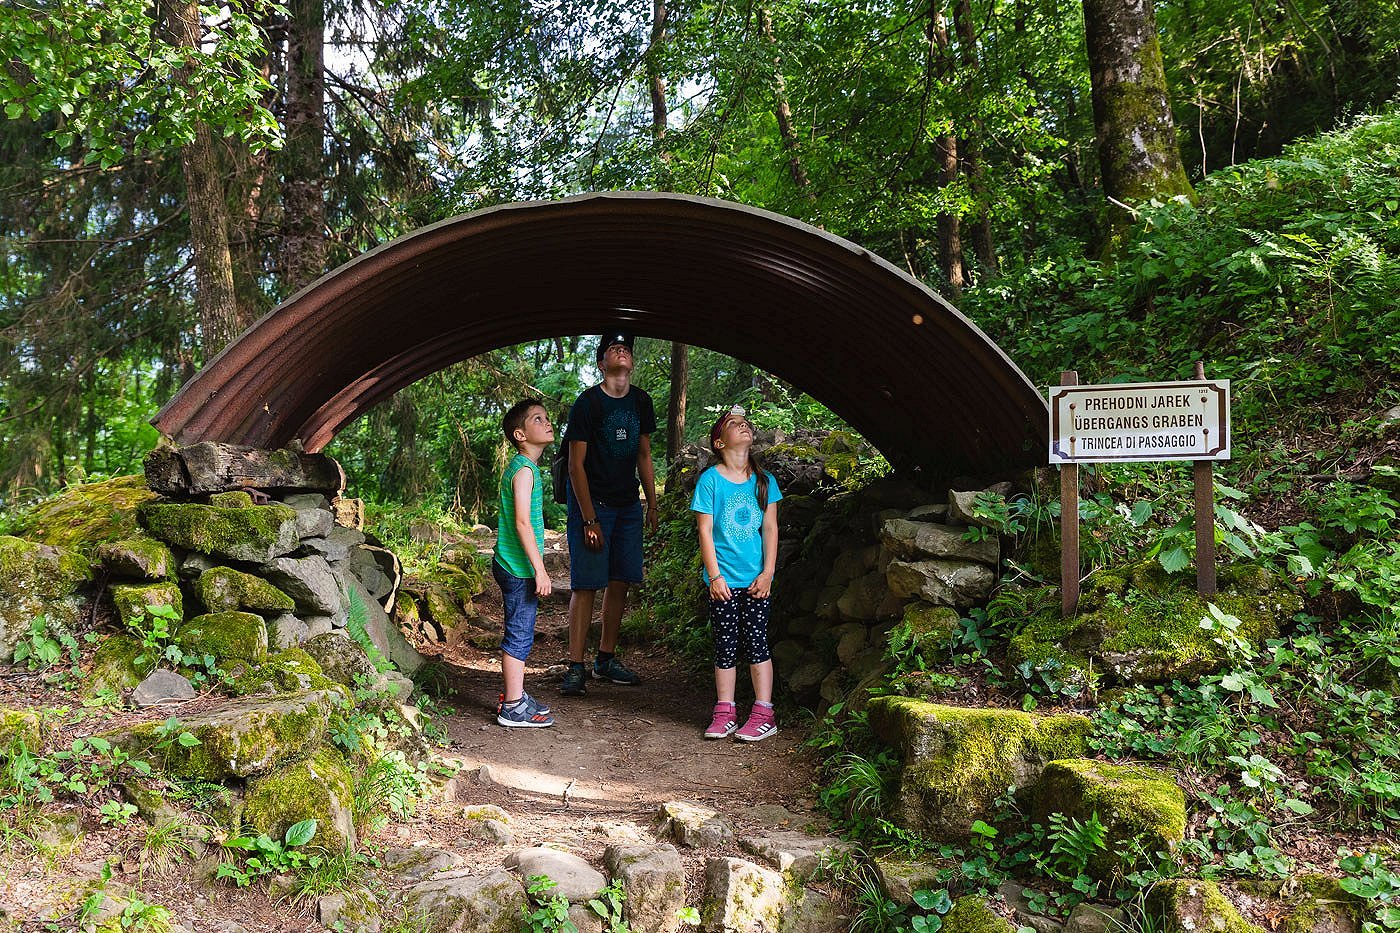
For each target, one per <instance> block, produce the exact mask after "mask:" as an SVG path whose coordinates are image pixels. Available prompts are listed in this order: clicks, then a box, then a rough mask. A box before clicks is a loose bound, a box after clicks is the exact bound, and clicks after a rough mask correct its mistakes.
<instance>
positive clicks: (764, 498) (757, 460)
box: [749, 448, 768, 512]
mask: <svg viewBox="0 0 1400 933" xmlns="http://www.w3.org/2000/svg"><path fill="white" fill-rule="evenodd" d="M749 472H751V473H753V475H754V489H753V494H754V497H755V498H756V499H758V510H759V511H760V512H766V511H768V472H767V471H766V470H764V469H763V458H762V457H760V456H759V455H758V454H756V453H754V452H753V448H749Z"/></svg>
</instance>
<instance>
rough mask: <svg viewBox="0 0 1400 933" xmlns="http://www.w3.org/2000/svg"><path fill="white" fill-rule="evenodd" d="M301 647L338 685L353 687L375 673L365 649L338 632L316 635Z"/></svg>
mask: <svg viewBox="0 0 1400 933" xmlns="http://www.w3.org/2000/svg"><path fill="white" fill-rule="evenodd" d="M301 647H302V649H303V650H304V651H305V652H306V653H307V654H308V655H310V656H311V657H312V658H314V659H315V660H316V663H317V664H319V665H320V666H321V671H322V672H323V673H324V674H325V675H326V676H327V677H329V678H330V679H331V680H334V681H335V682H336V683H338V684H344V685H345V686H347V687H354V686H355V682H356V681H357V680H368V679H370V678H372V677H374V675H375V673H376V671H375V669H374V665H373V664H372V663H370V660H369V656H368V655H367V654H365V649H363V648H361V647H360V646H359V645H357V644H356V643H355V642H353V641H351V640H350V639H349V638H346V637H345V636H344V635H343V634H341V633H340V632H327V633H326V634H324V635H317V636H316V637H315V638H311V639H308V640H307V641H306V643H305V644H304V645H302V646H301Z"/></svg>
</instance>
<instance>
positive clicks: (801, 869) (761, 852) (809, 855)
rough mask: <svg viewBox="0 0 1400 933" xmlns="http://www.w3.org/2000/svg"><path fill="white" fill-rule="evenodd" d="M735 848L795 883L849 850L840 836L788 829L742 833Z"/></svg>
mask: <svg viewBox="0 0 1400 933" xmlns="http://www.w3.org/2000/svg"><path fill="white" fill-rule="evenodd" d="M739 847H740V848H741V849H743V850H744V851H745V852H748V853H750V854H751V855H756V856H758V857H759V858H761V859H763V860H764V861H765V862H767V863H768V864H769V865H772V866H773V867H774V868H776V869H778V871H780V872H782V873H783V874H785V875H787V876H788V877H789V878H790V879H792V880H793V881H794V882H797V883H803V882H806V881H809V880H811V879H814V878H820V877H822V876H823V875H824V874H825V872H826V871H827V869H828V868H830V867H831V865H832V863H833V862H835V861H836V860H837V859H838V858H840V857H841V856H842V855H844V854H847V853H849V852H850V851H851V849H850V846H848V845H847V844H846V843H844V842H842V841H841V840H840V839H836V838H833V837H831V836H809V835H807V834H806V833H799V832H793V831H790V830H789V831H775V832H770V833H767V834H766V835H762V836H745V837H744V838H742V839H740V840H739Z"/></svg>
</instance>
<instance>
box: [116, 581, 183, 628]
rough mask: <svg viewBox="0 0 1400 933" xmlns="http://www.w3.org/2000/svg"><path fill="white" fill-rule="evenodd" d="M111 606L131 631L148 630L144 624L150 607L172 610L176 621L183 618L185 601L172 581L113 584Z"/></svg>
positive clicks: (146, 624)
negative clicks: (162, 607) (163, 607)
mask: <svg viewBox="0 0 1400 933" xmlns="http://www.w3.org/2000/svg"><path fill="white" fill-rule="evenodd" d="M111 591H112V605H113V606H115V607H116V610H117V618H119V619H121V622H122V625H123V626H124V627H125V628H128V629H131V630H132V631H144V630H148V629H150V627H151V625H150V623H148V622H146V617H147V616H148V615H149V613H150V610H151V608H152V607H157V606H165V607H168V608H169V609H171V610H173V613H174V616H175V618H176V619H181V618H184V615H185V600H184V597H183V596H182V595H181V594H180V585H179V584H178V583H175V582H173V581H165V582H161V583H139V584H124V583H115V584H113V585H112V587H111Z"/></svg>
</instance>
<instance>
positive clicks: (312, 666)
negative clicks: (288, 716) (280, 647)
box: [233, 648, 350, 701]
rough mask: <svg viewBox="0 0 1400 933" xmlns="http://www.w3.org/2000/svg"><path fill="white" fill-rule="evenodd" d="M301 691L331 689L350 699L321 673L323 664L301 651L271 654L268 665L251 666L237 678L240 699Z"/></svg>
mask: <svg viewBox="0 0 1400 933" xmlns="http://www.w3.org/2000/svg"><path fill="white" fill-rule="evenodd" d="M299 690H329V691H335V692H337V693H340V694H342V695H343V696H344V697H345V699H346V700H347V701H348V700H349V698H350V697H349V693H348V691H347V690H346V689H345V688H344V687H343V686H341V685H340V684H338V683H336V682H335V681H334V680H331V679H330V678H329V677H327V676H326V675H325V674H324V673H322V672H321V665H319V664H317V663H316V659H315V658H313V657H311V655H309V654H307V653H306V652H305V651H303V650H301V649H300V648H288V649H287V650H285V651H279V652H277V653H276V654H273V655H269V656H268V659H267V661H266V662H264V663H262V664H259V665H257V666H256V667H250V668H249V669H248V670H247V671H245V672H244V673H242V674H241V675H240V676H238V677H236V678H235V679H234V683H233V692H234V693H235V694H237V695H238V696H249V695H251V694H256V693H293V692H296V691H299Z"/></svg>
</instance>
